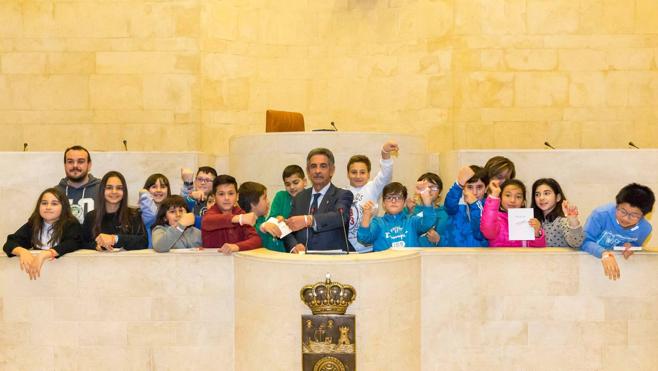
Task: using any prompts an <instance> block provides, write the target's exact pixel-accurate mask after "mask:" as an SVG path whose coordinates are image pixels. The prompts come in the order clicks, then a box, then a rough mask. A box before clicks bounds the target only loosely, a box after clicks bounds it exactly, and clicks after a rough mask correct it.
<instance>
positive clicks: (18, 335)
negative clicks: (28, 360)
mask: <svg viewBox="0 0 658 371" xmlns="http://www.w3.org/2000/svg"><path fill="white" fill-rule="evenodd" d="M34 325H37V326H38V324H30V323H29V322H13V321H9V320H7V319H5V320H3V322H0V345H2V346H3V347H6V346H11V345H14V344H24V345H27V344H29V342H30V329H31V327H32V326H34ZM1 365H2V364H1V363H0V366H1Z"/></svg>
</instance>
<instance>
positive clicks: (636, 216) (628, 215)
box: [617, 207, 643, 220]
mask: <svg viewBox="0 0 658 371" xmlns="http://www.w3.org/2000/svg"><path fill="white" fill-rule="evenodd" d="M617 213H619V215H621V216H622V217H623V218H628V219H630V220H640V219H642V216H643V215H642V214H638V213H631V212H628V211H626V210H624V209H622V208H621V207H617Z"/></svg>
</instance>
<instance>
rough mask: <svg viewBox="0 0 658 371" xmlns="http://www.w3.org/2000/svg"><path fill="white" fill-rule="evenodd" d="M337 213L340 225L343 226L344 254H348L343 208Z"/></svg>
mask: <svg viewBox="0 0 658 371" xmlns="http://www.w3.org/2000/svg"><path fill="white" fill-rule="evenodd" d="M338 212H339V213H340V225H342V226H343V237H344V238H345V254H349V253H350V245H349V244H348V243H347V231H346V230H345V215H344V214H343V208H342V207H339V208H338Z"/></svg>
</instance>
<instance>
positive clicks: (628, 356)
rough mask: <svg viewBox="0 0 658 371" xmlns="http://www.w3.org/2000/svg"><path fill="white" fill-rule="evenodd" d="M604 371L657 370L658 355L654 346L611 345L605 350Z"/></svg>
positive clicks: (603, 357) (602, 360)
mask: <svg viewBox="0 0 658 371" xmlns="http://www.w3.org/2000/svg"><path fill="white" fill-rule="evenodd" d="M601 362H602V364H603V365H604V367H603V368H602V369H603V370H606V371H607V370H643V371H644V370H655V369H656V365H657V364H658V355H657V354H656V352H655V348H654V347H653V345H648V344H642V345H633V346H625V345H610V346H607V347H605V348H604V349H603V356H602V357H601Z"/></svg>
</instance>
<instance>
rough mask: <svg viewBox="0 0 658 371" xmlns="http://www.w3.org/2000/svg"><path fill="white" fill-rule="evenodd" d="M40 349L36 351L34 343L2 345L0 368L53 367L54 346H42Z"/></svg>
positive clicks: (39, 368) (43, 368)
mask: <svg viewBox="0 0 658 371" xmlns="http://www.w3.org/2000/svg"><path fill="white" fill-rule="evenodd" d="M41 345H43V344H41ZM39 350H40V351H38V352H35V351H34V345H28V344H20V345H18V344H14V345H9V346H3V347H0V368H2V369H4V370H47V369H52V368H53V349H52V347H49V346H42V347H41V348H40V349H39Z"/></svg>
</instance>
